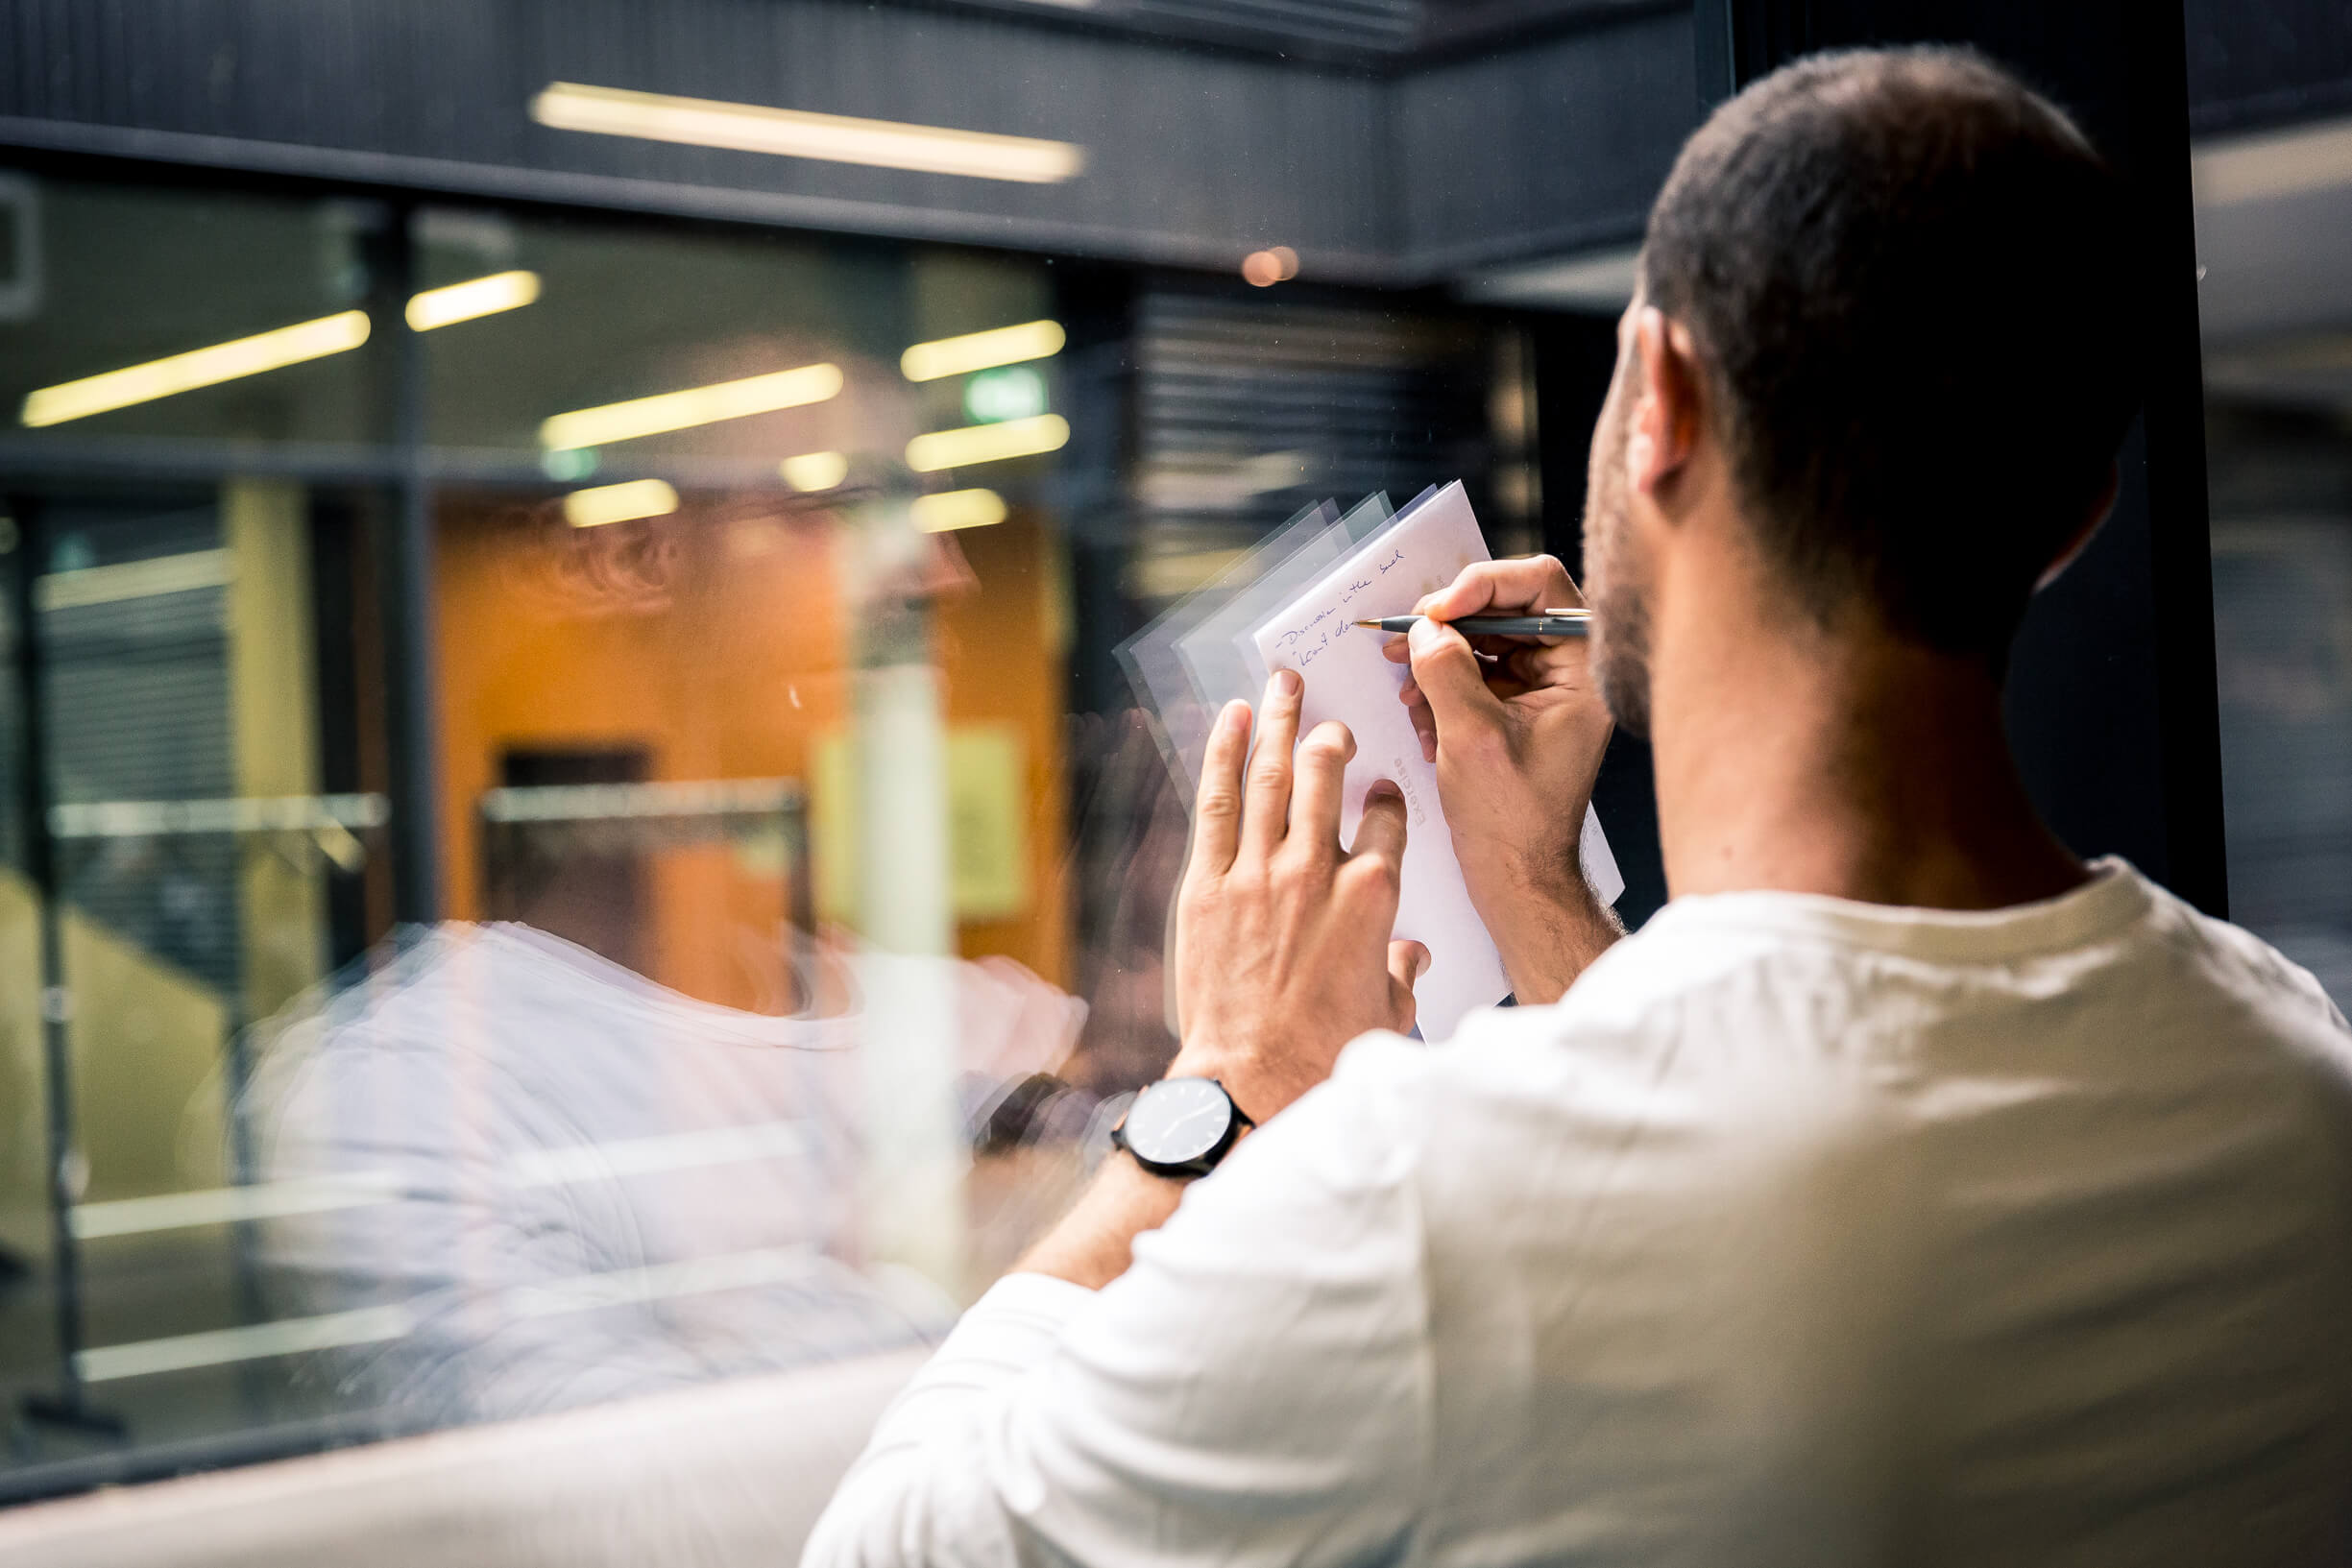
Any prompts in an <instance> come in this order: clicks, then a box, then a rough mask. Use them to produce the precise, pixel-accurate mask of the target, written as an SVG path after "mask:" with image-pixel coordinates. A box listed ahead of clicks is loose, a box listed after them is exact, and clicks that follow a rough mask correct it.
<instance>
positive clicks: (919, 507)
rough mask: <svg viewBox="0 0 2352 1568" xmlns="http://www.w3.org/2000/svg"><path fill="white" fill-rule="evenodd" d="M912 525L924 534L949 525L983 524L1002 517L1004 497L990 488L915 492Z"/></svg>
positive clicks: (937, 530)
mask: <svg viewBox="0 0 2352 1568" xmlns="http://www.w3.org/2000/svg"><path fill="white" fill-rule="evenodd" d="M911 510H912V512H913V515H914V525H915V526H916V527H917V528H920V529H922V530H923V531H924V532H925V533H927V534H944V533H946V532H947V531H948V530H950V529H952V528H985V527H987V526H988V525H989V524H990V523H992V522H1003V521H1004V520H1005V497H1004V496H1002V495H998V494H997V493H996V492H995V491H993V490H950V491H943V492H941V493H940V494H939V495H917V496H916V497H915V498H914V506H913V508H912V509H911Z"/></svg>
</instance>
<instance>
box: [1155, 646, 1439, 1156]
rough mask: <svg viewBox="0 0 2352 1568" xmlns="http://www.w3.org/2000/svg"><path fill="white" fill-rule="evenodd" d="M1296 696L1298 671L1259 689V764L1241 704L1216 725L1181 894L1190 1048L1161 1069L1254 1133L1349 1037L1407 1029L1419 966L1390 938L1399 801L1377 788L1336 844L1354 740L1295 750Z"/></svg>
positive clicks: (1410, 945) (1324, 739) (1400, 834)
mask: <svg viewBox="0 0 2352 1568" xmlns="http://www.w3.org/2000/svg"><path fill="white" fill-rule="evenodd" d="M1302 690H1303V686H1302V683H1301V682H1300V680H1299V678H1298V675H1297V671H1295V670H1281V671H1277V672H1276V673H1275V675H1274V677H1273V681H1272V682H1270V683H1269V684H1268V686H1267V688H1266V701H1265V712H1264V719H1263V723H1262V726H1261V730H1260V734H1259V736H1258V745H1257V753H1256V757H1255V759H1254V760H1249V717H1250V715H1249V705H1248V704H1246V703H1240V702H1234V703H1229V704H1227V705H1226V706H1225V709H1224V712H1221V713H1219V714H1218V716H1217V720H1216V723H1215V726H1214V728H1213V729H1212V730H1211V732H1210V735H1209V741H1208V750H1207V755H1206V759H1205V760H1204V762H1203V764H1202V767H1201V772H1200V800H1199V805H1198V809H1197V811H1196V814H1195V817H1194V836H1193V849H1192V857H1191V860H1190V861H1189V863H1188V864H1187V865H1186V867H1185V872H1184V884H1183V887H1182V888H1181V890H1180V891H1179V892H1178V894H1177V898H1176V1007H1177V1015H1178V1020H1179V1023H1180V1024H1181V1025H1182V1029H1183V1035H1184V1042H1183V1046H1182V1048H1181V1049H1179V1050H1178V1051H1177V1053H1176V1063H1175V1065H1174V1066H1172V1067H1171V1068H1170V1069H1169V1072H1170V1073H1171V1075H1174V1076H1194V1077H1204V1078H1215V1079H1217V1080H1219V1081H1220V1082H1222V1083H1223V1084H1224V1087H1225V1092H1226V1093H1227V1094H1229V1095H1231V1096H1232V1097H1233V1101H1234V1103H1235V1104H1237V1105H1239V1106H1240V1107H1241V1108H1242V1111H1243V1113H1244V1114H1245V1115H1247V1116H1249V1117H1250V1118H1252V1119H1253V1120H1256V1121H1258V1122H1263V1121H1265V1120H1266V1118H1268V1117H1270V1116H1272V1115H1273V1114H1274V1113H1275V1112H1277V1111H1279V1110H1281V1109H1282V1108H1283V1107H1285V1106H1287V1105H1289V1104H1290V1103H1291V1101H1293V1100H1295V1099H1297V1098H1298V1097H1299V1096H1300V1095H1302V1094H1304V1093H1306V1092H1307V1091H1308V1090H1309V1089H1312V1088H1313V1087H1315V1085H1316V1084H1318V1083H1321V1081H1322V1080H1323V1079H1324V1078H1326V1077H1328V1076H1330V1073H1331V1068H1332V1065H1333V1063H1335V1062H1336V1061H1337V1060H1338V1059H1339V1053H1340V1050H1341V1048H1343V1047H1345V1046H1346V1044H1347V1042H1348V1041H1350V1040H1352V1039H1354V1038H1355V1037H1356V1036H1357V1035H1359V1034H1363V1033H1365V1032H1367V1031H1369V1030H1372V1029H1380V1028H1388V1029H1396V1030H1398V1031H1403V1030H1406V1029H1410V1028H1411V1027H1412V1026H1413V1016H1414V1004H1413V982H1414V980H1415V978H1416V977H1418V974H1419V973H1420V970H1421V969H1422V967H1423V966H1425V965H1426V964H1427V962H1428V959H1429V954H1428V951H1427V950H1426V949H1425V948H1423V947H1422V946H1421V944H1419V943H1418V942H1409V941H1397V942H1392V941H1391V940H1390V939H1389V930H1390V927H1391V926H1392V924H1393V923H1394V920H1395V918H1396V900H1397V884H1398V876H1399V869H1400V866H1401V864H1402V861H1403V858H1404V849H1405V822H1406V814H1405V806H1404V801H1403V799H1402V798H1401V797H1400V796H1399V795H1398V794H1397V793H1396V791H1395V790H1394V787H1393V786H1392V787H1391V788H1388V789H1386V790H1383V789H1381V788H1379V787H1378V786H1374V788H1373V789H1372V790H1371V792H1370V794H1369V795H1368V797H1367V798H1366V801H1365V803H1364V814H1363V820H1362V821H1361V822H1360V823H1359V824H1358V825H1357V829H1356V838H1355V845H1354V848H1353V849H1351V850H1348V849H1343V848H1342V847H1341V845H1340V837H1339V828H1340V801H1341V785H1342V779H1343V776H1344V774H1345V771H1346V765H1347V761H1348V759H1349V758H1350V757H1352V756H1353V755H1354V753H1355V741H1354V739H1353V738H1352V737H1351V736H1349V735H1348V733H1347V729H1346V726H1345V725H1342V724H1337V723H1324V724H1319V725H1317V726H1316V727H1315V729H1314V730H1313V731H1312V732H1311V733H1309V735H1308V736H1307V737H1306V740H1305V741H1304V743H1302V744H1297V745H1296V749H1295V751H1294V743H1295V742H1297V735H1298V713H1299V702H1300V694H1301V692H1302ZM1245 761H1247V770H1246V773H1245Z"/></svg>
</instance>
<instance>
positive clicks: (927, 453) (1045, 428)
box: [907, 414, 1070, 473]
mask: <svg viewBox="0 0 2352 1568" xmlns="http://www.w3.org/2000/svg"><path fill="white" fill-rule="evenodd" d="M1069 439H1070V422H1069V421H1067V420H1065V419H1063V418H1062V417H1061V416H1060V415H1059V414H1040V415H1038V416H1036V417H1035V418H1034V419H1027V420H1006V421H1005V422H1003V423H1001V424H968V425H966V426H964V427H963V428H962V429H960V430H934V431H933V432H932V433H931V434H930V435H927V436H917V437H915V438H914V439H913V440H912V441H910V442H909V443H907V466H908V467H909V468H910V469H912V470H914V471H915V472H917V473H935V472H937V471H938V470H941V469H960V468H964V467H966V466H968V465H970V464H973V463H995V462H1000V461H1002V460H1003V459H1005V458H1007V457H1033V456H1035V455H1036V454H1037V453H1039V452H1051V451H1055V450H1058V449H1059V448H1060V447H1061V446H1063V444H1064V443H1066V442H1068V441H1069Z"/></svg>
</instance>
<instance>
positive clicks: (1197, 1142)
mask: <svg viewBox="0 0 2352 1568" xmlns="http://www.w3.org/2000/svg"><path fill="white" fill-rule="evenodd" d="M1232 1124H1233V1102H1232V1101H1231V1100H1230V1099H1227V1098H1225V1092H1224V1090H1223V1089H1220V1088H1219V1087H1218V1086H1217V1085H1216V1084H1214V1083H1212V1082H1210V1081H1209V1080H1208V1079H1206V1078H1164V1079H1162V1080H1161V1081H1160V1082H1158V1083H1154V1084H1150V1085H1147V1086H1146V1087H1145V1089H1144V1091H1143V1093H1141V1094H1139V1095H1137V1096H1136V1097H1135V1103H1134V1104H1133V1105H1132V1106H1131V1107H1129V1109H1128V1113H1127V1134H1126V1136H1127V1143H1128V1147H1129V1148H1131V1149H1133V1150H1134V1151H1135V1153H1136V1154H1137V1156H1139V1157H1140V1158H1142V1159H1145V1160H1149V1161H1151V1162H1152V1164H1154V1165H1182V1164H1184V1163H1185V1162H1186V1161H1188V1160H1198V1159H1200V1157H1201V1156H1203V1155H1205V1154H1206V1153H1208V1151H1209V1150H1210V1149H1213V1148H1215V1147H1216V1146H1218V1144H1219V1143H1220V1142H1222V1141H1223V1140H1224V1135H1225V1133H1226V1131H1227V1130H1228V1129H1229V1128H1230V1127H1231V1126H1232Z"/></svg>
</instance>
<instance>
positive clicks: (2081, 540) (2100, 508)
mask: <svg viewBox="0 0 2352 1568" xmlns="http://www.w3.org/2000/svg"><path fill="white" fill-rule="evenodd" d="M2122 488H2123V470H2122V469H2121V468H2119V467H2117V466H2116V465H2115V464H2113V463H2110V464H2108V465H2107V486H2106V488H2105V489H2104V490H2102V491H2100V492H2099V495H2098V500H2097V504H2095V505H2094V506H2093V507H2092V508H2091V513H2090V516H2089V517H2087V518H2085V519H2083V523H2082V527H2081V528H2080V529H2079V530H2077V531H2076V532H2075V534H2074V537H2073V538H2072V539H2070V540H2068V541H2067V542H2066V548H2064V549H2062V550H2060V551H2059V552H2058V555H2057V559H2055V560H2053V561H2052V562H2050V564H2049V566H2047V567H2043V568H2042V575H2041V576H2039V577H2037V578H2035V579H2034V584H2033V591H2035V592H2036V593H2039V592H2041V591H2042V590H2044V589H2046V588H2048V587H2049V585H2050V584H2052V583H2054V582H2056V581H2057V580H2058V579H2059V577H2060V576H2061V575H2062V574H2063V573H2064V572H2065V571H2066V568H2067V567H2071V566H2073V564H2074V560H2075V558H2076V557H2077V556H2079V555H2081V554H2082V552H2083V551H2084V550H2086V549H2089V548H2090V547H2091V541H2092V540H2094V539H2096V538H2097V537H2098V530H2099V527H2100V525H2101V524H2103V523H2105V522H2106V520H2107V519H2108V517H2109V516H2110V515H2111V514H2113V512H2114V511H2115V498H2116V495H2118V494H2119V493H2120V492H2121V491H2122Z"/></svg>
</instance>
